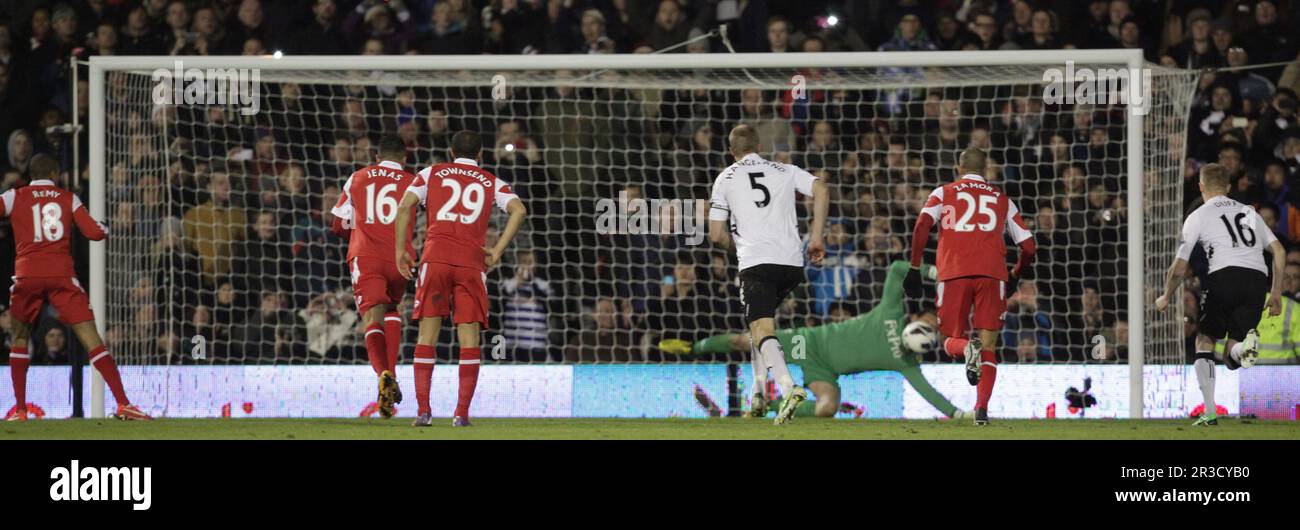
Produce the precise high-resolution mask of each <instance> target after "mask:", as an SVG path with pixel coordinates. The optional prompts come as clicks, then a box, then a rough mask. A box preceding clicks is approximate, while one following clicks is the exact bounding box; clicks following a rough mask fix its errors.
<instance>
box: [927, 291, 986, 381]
mask: <svg viewBox="0 0 1300 530" xmlns="http://www.w3.org/2000/svg"><path fill="white" fill-rule="evenodd" d="M936 294H937V295H938V296H937V297H936V302H935V310H936V313H935V314H936V316H938V318H939V333H941V334H942V335H943V336H944V337H946V338H945V339H944V342H943V345H944V351H946V352H947V353H948V355H950V356H952V358H954V359H961V360H963V361H965V363H966V381H967V382H968V383H970V384H971V386H976V385H978V384H979V379H980V365H979V352H980V350H982V349H983V348H984V344H983V341H982V339H981V338H980V336H979V334H976V336H975V337H973V338H967V334H968V333H969V329H970V328H969V327H968V324H969V321H970V315H971V311H972V309H973V307H974V304H975V291H974V289H973V283H972V281H971V280H970V279H969V278H957V279H955V280H949V281H943V282H939V283H938V285H937V286H936Z"/></svg>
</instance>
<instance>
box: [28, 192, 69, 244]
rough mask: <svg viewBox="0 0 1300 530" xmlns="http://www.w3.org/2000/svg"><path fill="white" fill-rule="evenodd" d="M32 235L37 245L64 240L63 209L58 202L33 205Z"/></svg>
mask: <svg viewBox="0 0 1300 530" xmlns="http://www.w3.org/2000/svg"><path fill="white" fill-rule="evenodd" d="M32 233H34V234H36V235H35V237H34V238H33V241H34V242H36V243H40V242H43V241H50V242H54V241H58V240H60V239H63V233H64V229H63V207H62V206H59V203H56V202H50V203H45V204H44V205H41V204H33V205H32Z"/></svg>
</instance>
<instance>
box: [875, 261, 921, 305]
mask: <svg viewBox="0 0 1300 530" xmlns="http://www.w3.org/2000/svg"><path fill="white" fill-rule="evenodd" d="M917 270H918V271H919V273H920V275H921V276H922V277H924V278H929V279H931V280H933V279H935V278H936V277H938V269H936V268H935V267H934V265H921V267H920V268H919V269H917ZM911 271H912V267H911V265H910V264H909V263H908V262H906V261H903V260H898V261H895V262H893V263H890V264H889V271H888V272H886V273H885V288H884V292H883V293H882V296H881V298H880V303H882V304H884V303H888V302H893V301H899V302H901V301H902V300H903V295H904V294H906V293H905V292H904V291H905V290H904V288H903V283H904V282H906V281H907V276H908V275H909V274H910V273H911ZM864 314H865V313H864Z"/></svg>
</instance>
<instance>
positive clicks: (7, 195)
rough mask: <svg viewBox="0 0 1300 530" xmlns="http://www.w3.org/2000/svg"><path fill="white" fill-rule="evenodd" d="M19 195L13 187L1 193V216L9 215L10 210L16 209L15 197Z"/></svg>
mask: <svg viewBox="0 0 1300 530" xmlns="http://www.w3.org/2000/svg"><path fill="white" fill-rule="evenodd" d="M17 196H18V195H17V194H16V193H14V190H12V189H10V190H9V191H6V192H4V193H0V217H9V212H12V211H13V209H14V198H16V197H17Z"/></svg>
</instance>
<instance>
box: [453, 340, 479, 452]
mask: <svg viewBox="0 0 1300 530" xmlns="http://www.w3.org/2000/svg"><path fill="white" fill-rule="evenodd" d="M481 333H482V326H480V325H479V323H478V322H468V323H463V324H457V325H456V335H457V340H458V341H459V344H460V355H459V358H460V386H459V387H458V392H457V395H456V412H455V414H454V415H453V418H452V426H453V427H469V426H470V423H469V407H470V404H471V403H472V402H473V401H474V390H475V389H476V388H477V387H478V371H479V366H480V361H481V360H482V351H481V350H480V349H479V337H480V335H481Z"/></svg>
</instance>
